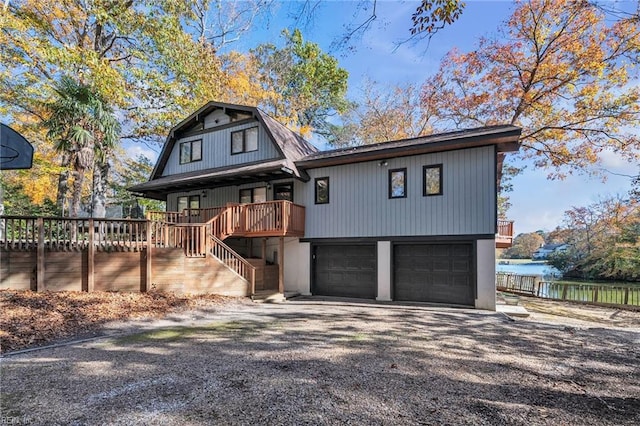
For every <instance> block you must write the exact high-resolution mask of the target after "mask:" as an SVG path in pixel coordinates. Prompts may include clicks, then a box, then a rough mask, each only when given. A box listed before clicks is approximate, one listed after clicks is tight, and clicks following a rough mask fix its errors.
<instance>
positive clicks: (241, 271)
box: [209, 234, 256, 296]
mask: <svg viewBox="0 0 640 426" xmlns="http://www.w3.org/2000/svg"><path fill="white" fill-rule="evenodd" d="M209 238H210V245H211V254H212V255H213V256H214V257H216V258H217V259H218V260H220V261H221V262H222V263H224V264H225V265H227V266H228V267H229V268H231V269H232V270H233V271H235V272H236V273H237V274H238V275H240V276H241V277H243V278H244V279H245V280H247V281H248V282H249V285H250V294H251V295H252V296H253V295H254V294H255V292H256V268H255V267H254V266H253V265H251V264H250V263H249V262H247V260H245V259H244V258H243V257H242V256H240V255H239V254H238V253H236V252H235V251H233V249H231V248H230V247H229V246H227V245H226V244H225V243H224V242H223V241H222V240H220V239H219V238H217V237H216V236H215V235H213V234H209Z"/></svg>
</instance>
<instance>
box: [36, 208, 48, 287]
mask: <svg viewBox="0 0 640 426" xmlns="http://www.w3.org/2000/svg"><path fill="white" fill-rule="evenodd" d="M37 224H38V248H37V250H36V291H37V292H38V293H40V292H41V291H45V290H46V284H45V282H44V276H45V273H44V272H45V271H44V219H43V218H41V217H39V218H38V220H37Z"/></svg>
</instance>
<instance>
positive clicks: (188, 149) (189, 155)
mask: <svg viewBox="0 0 640 426" xmlns="http://www.w3.org/2000/svg"><path fill="white" fill-rule="evenodd" d="M200 160H202V139H198V140H196V141H190V142H182V143H181V144H180V164H186V163H193V162H194V161H200Z"/></svg>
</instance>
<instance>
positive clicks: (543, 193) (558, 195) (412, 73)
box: [231, 0, 638, 233]
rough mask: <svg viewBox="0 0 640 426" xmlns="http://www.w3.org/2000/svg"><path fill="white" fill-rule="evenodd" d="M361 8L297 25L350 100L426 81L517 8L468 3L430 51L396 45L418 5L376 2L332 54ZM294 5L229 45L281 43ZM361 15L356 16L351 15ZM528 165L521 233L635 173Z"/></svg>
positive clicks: (607, 160)
mask: <svg viewBox="0 0 640 426" xmlns="http://www.w3.org/2000/svg"><path fill="white" fill-rule="evenodd" d="M619 3H621V2H618V4H619ZM359 4H360V3H359V2H358V1H325V2H322V3H321V4H320V5H319V6H318V7H317V8H316V9H315V14H314V18H313V20H312V21H311V22H309V23H307V25H304V26H302V27H301V28H300V29H301V31H302V32H303V35H304V37H305V39H306V40H309V41H313V42H315V43H318V44H319V45H320V46H321V47H322V48H323V50H324V51H327V52H330V53H331V54H333V55H334V56H336V57H337V58H338V60H339V62H340V66H341V67H343V68H345V69H346V70H347V71H349V95H350V97H351V98H355V99H356V100H357V98H358V96H359V94H360V92H361V88H362V83H363V81H365V80H366V79H370V80H374V81H377V82H378V83H381V84H390V85H391V84H397V83H415V84H418V85H419V84H421V83H422V82H423V81H424V80H425V79H426V78H427V77H428V76H429V75H430V74H431V73H433V72H435V71H436V70H437V68H438V65H439V63H440V60H441V58H442V57H443V56H444V55H445V54H446V53H447V52H448V51H449V50H450V49H451V48H453V47H457V48H458V49H460V50H461V51H468V50H471V49H472V48H473V47H474V45H475V43H476V42H477V40H478V38H479V37H480V36H483V35H490V34H491V33H494V32H495V31H496V30H497V28H498V27H499V25H500V24H501V22H503V21H504V20H505V19H506V18H507V17H508V16H509V15H510V12H511V11H512V9H513V3H512V2H510V1H473V0H467V7H466V9H465V11H464V12H463V14H462V17H461V18H460V19H459V20H458V21H457V22H455V23H454V24H453V25H452V26H451V27H448V28H446V29H445V30H443V31H442V32H440V33H438V34H437V35H436V36H435V37H434V38H433V39H432V40H431V43H430V44H429V46H428V49H427V48H426V46H425V43H424V42H423V43H420V44H417V45H412V44H409V43H407V44H403V45H401V46H400V47H397V48H396V43H397V42H399V41H402V40H404V39H406V37H407V36H408V34H409V33H408V28H409V27H410V25H411V21H410V17H411V14H412V12H413V11H414V10H415V7H416V5H417V4H418V1H397V0H395V1H390V0H378V3H377V8H376V14H377V16H378V19H377V20H376V21H375V22H374V23H373V24H372V26H371V28H370V29H369V31H368V32H367V33H365V34H364V36H363V37H362V38H361V40H359V41H357V42H356V43H354V45H355V47H356V48H355V50H349V51H335V50H332V43H333V42H334V41H335V40H336V39H337V38H339V37H340V36H341V35H343V34H344V33H345V26H348V25H349V24H352V23H354V22H362V21H364V19H366V17H367V16H368V15H369V14H370V11H366V10H361V9H359V8H358V5H359ZM626 4H627V5H630V4H632V3H631V2H626ZM296 5H299V3H298V4H295V3H292V2H284V1H283V2H280V4H279V7H278V9H277V11H276V14H275V15H273V16H271V17H270V18H269V19H268V20H265V21H263V22H262V23H261V25H260V28H259V29H258V30H256V31H254V32H253V33H252V34H250V35H249V36H245V37H244V38H243V40H242V41H241V42H239V43H238V44H234V45H232V46H231V48H233V49H238V50H242V49H249V48H251V47H255V46H256V45H258V44H260V43H266V42H272V43H274V44H276V45H280V44H281V41H282V40H281V38H280V32H281V31H282V29H283V28H285V27H288V26H290V25H291V24H292V22H294V21H295V16H292V12H293V11H294V10H295V6H296ZM358 12H359V16H355V17H354V14H357V13H358ZM524 165H526V166H527V167H526V169H525V171H524V172H523V173H522V174H521V175H519V176H517V177H516V178H515V179H514V180H513V186H514V192H513V193H512V194H511V202H512V205H513V207H512V208H511V210H510V211H509V216H510V218H511V219H513V220H514V221H515V231H516V233H520V232H533V231H536V230H538V229H543V230H552V229H554V228H555V227H556V226H557V225H559V224H561V221H562V216H563V213H564V211H566V210H568V209H570V208H571V207H572V206H585V205H588V204H590V203H593V202H595V201H597V200H598V199H599V198H601V197H604V196H606V195H611V194H616V193H620V194H622V193H626V192H627V191H628V190H629V188H630V179H629V178H628V177H623V176H618V175H616V174H620V175H634V174H637V173H638V165H637V164H630V163H627V162H624V161H621V160H620V159H619V158H617V157H616V156H614V155H606V156H605V157H604V161H603V164H602V167H604V168H605V169H607V170H608V171H610V172H613V173H616V174H607V175H606V178H607V180H606V182H603V181H602V180H601V179H597V178H589V177H588V176H586V175H573V176H569V177H568V178H567V179H565V180H563V181H550V180H547V178H546V176H547V173H548V172H547V171H545V170H539V169H535V168H534V167H533V165H531V164H526V163H525V164H524Z"/></svg>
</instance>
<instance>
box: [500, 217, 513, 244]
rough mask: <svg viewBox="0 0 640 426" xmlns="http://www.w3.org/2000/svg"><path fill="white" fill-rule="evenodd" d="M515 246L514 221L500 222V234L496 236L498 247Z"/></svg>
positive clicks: (502, 220)
mask: <svg viewBox="0 0 640 426" xmlns="http://www.w3.org/2000/svg"><path fill="white" fill-rule="evenodd" d="M512 245H513V221H512V220H504V219H499V220H498V233H497V234H496V247H497V248H509V247H511V246H512Z"/></svg>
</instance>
